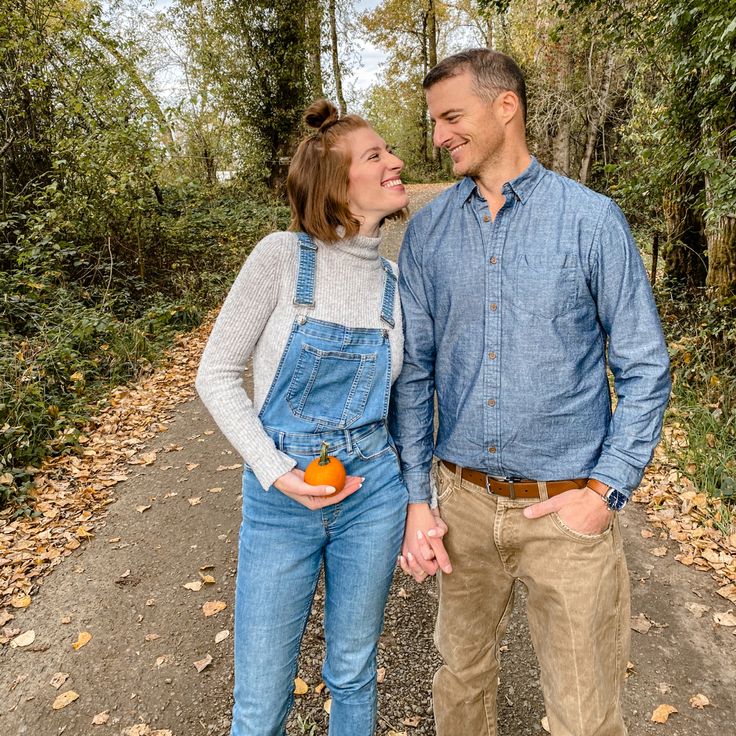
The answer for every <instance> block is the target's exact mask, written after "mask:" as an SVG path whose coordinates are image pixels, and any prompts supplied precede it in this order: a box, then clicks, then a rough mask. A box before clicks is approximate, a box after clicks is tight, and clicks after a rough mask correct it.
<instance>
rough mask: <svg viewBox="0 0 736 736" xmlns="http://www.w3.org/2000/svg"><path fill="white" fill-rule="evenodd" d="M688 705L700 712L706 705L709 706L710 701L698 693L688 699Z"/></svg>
mask: <svg viewBox="0 0 736 736" xmlns="http://www.w3.org/2000/svg"><path fill="white" fill-rule="evenodd" d="M690 705H691V707H693V708H699V709H701V710H702V709H703V708H705V706H706V705H710V700H708V698H706V697H705V695H703V693H698V694H697V695H693V697H692V698H690Z"/></svg>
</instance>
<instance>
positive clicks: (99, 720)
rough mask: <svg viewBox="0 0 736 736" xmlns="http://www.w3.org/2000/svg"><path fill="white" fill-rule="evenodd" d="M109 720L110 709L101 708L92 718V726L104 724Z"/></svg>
mask: <svg viewBox="0 0 736 736" xmlns="http://www.w3.org/2000/svg"><path fill="white" fill-rule="evenodd" d="M109 720H110V711H109V710H103V711H102V713H98V714H97V715H96V716H94V717H93V718H92V725H93V726H104V725H105V724H106V723H107V722H108V721H109Z"/></svg>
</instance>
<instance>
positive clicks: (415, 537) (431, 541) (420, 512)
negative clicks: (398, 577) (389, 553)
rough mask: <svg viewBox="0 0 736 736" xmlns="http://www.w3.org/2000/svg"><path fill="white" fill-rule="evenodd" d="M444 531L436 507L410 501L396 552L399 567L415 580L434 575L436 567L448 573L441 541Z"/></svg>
mask: <svg viewBox="0 0 736 736" xmlns="http://www.w3.org/2000/svg"><path fill="white" fill-rule="evenodd" d="M446 532H447V524H445V522H444V521H442V519H441V518H440V515H439V511H438V510H437V509H430V508H429V504H428V503H410V504H409V506H408V509H407V512H406V529H405V531H404V543H403V545H402V547H401V555H399V565H400V566H401V569H402V570H403V571H404V572H405V573H406V574H407V575H411V576H412V577H413V578H414V579H415V580H416V581H417V582H418V583H421V582H423V581H424V580H426V579H427V576H429V575H435V574H436V573H437V570H438V569H441V570H442V572H444V573H448V574H449V573H451V572H452V565H451V564H450V558H449V556H448V554H447V551H446V550H445V545H444V543H443V541H442V537H444V536H445V533H446Z"/></svg>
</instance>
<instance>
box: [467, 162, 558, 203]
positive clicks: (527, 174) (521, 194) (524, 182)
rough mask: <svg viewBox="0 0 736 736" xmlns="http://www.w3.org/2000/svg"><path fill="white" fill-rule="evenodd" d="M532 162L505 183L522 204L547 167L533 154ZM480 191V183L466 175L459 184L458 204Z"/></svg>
mask: <svg viewBox="0 0 736 736" xmlns="http://www.w3.org/2000/svg"><path fill="white" fill-rule="evenodd" d="M531 159H532V160H531V163H530V164H529V166H527V167H526V169H524V171H522V172H521V174H519V176H517V177H516V179H512V180H511V181H508V182H506V183H505V184H504V185H503V189H504V191H505V190H506V188H507V187H508V188H509V189H510V190H511V191H512V192H513V193H514V194H515V195H516V196H517V198H518V199H519V201H520V202H521V203H522V204H525V203H526V201H527V200H528V199H529V197H530V196H531V194H532V192H533V191H534V190H535V189H536V187H537V184H539V182H540V181H541V180H542V177H543V176H544V174H545V171H546V169H545V168H544V166H542V164H540V163H539V161H537V159H536V158H535V157H534V156H532V157H531ZM477 191H478V185H477V184H476V183H475V182H474V181H473V180H472V179H471V178H470V177H469V176H466V177H464V178H463V179H462V180H461V181H460V182H459V183H458V185H457V205H458V207H462V205H464V204H465V202H467V201H468V199H469V198H470V196H471V195H472V194H473V193H475V192H477Z"/></svg>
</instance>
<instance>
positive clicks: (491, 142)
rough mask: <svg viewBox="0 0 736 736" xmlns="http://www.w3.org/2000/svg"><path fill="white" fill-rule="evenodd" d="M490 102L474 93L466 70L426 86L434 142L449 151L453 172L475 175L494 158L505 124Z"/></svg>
mask: <svg viewBox="0 0 736 736" xmlns="http://www.w3.org/2000/svg"><path fill="white" fill-rule="evenodd" d="M496 99H498V98H496ZM494 102H495V101H494ZM494 102H488V101H487V100H484V99H481V98H480V97H478V95H477V93H476V91H475V88H474V86H473V78H472V76H471V74H470V72H468V71H465V72H462V73H461V74H458V75H457V76H455V77H450V78H448V79H443V80H442V81H440V82H437V83H436V84H434V85H433V86H432V87H430V88H429V89H428V90H427V106H428V108H429V114H430V116H431V118H432V120H433V121H434V144H435V146H438V147H440V148H446V149H447V150H448V151H449V153H450V157H451V158H452V163H453V167H452V170H453V173H454V174H455V176H470V177H479V176H481V175H482V174H483V172H484V170H486V168H487V167H489V166H491V165H492V164H493V163H494V162H495V161H496V160H497V159H498V157H499V154H500V152H501V150H502V148H503V144H504V142H505V128H504V126H503V125H502V124H501V122H500V120H499V118H498V113H497V110H496V106H495V104H494Z"/></svg>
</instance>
